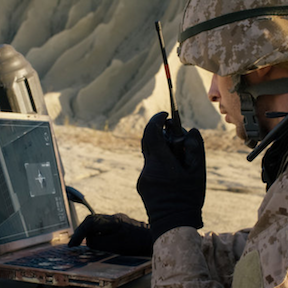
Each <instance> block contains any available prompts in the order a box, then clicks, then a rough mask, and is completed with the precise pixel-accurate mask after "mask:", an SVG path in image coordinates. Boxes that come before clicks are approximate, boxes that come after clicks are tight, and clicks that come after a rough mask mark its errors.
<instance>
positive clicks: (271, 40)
mask: <svg viewBox="0 0 288 288" xmlns="http://www.w3.org/2000/svg"><path fill="white" fill-rule="evenodd" d="M287 4H288V3H287V0H242V1H231V0H221V1H220V0H219V1H211V0H198V1H197V0H193V1H188V3H187V5H186V7H185V11H184V16H183V19H182V25H181V29H180V37H179V42H180V46H179V49H178V54H179V57H180V60H181V61H182V63H184V64H188V65H190V64H192V65H197V66H200V67H201V68H204V69H205V70H208V71H211V72H213V73H216V74H218V75H220V76H228V75H231V76H233V77H235V78H233V79H234V80H237V81H240V80H239V79H240V75H244V74H247V73H249V72H250V71H252V70H255V69H258V68H261V67H265V66H267V65H274V64H278V63H281V62H287V61H288V52H287V51H288V17H287V15H288V13H287V8H288V7H287V6H285V5H287ZM279 6H281V9H282V8H283V11H284V10H285V9H286V11H285V12H284V13H282V12H280V14H281V15H280V16H279V11H280V10H281V9H278V8H279ZM268 7H269V8H268ZM271 7H274V8H276V9H275V10H277V13H275V14H273V13H274V12H272V13H271V14H265V13H264V14H263V15H260V16H259V15H258V16H249V15H251V14H248V13H252V14H253V13H254V12H255V11H256V10H257V11H259V10H261V11H263V9H262V8H264V10H265V11H267V8H268V9H270V8H271ZM254 8H257V9H256V10H254ZM258 8H260V9H258ZM251 9H252V10H253V11H252V10H251ZM246 10H249V11H247V14H248V16H247V17H246V19H242V20H239V21H238V20H237V21H233V19H232V21H231V17H230V20H229V21H230V22H229V24H223V25H218V24H216V25H215V26H214V27H213V28H211V25H212V26H213V25H214V24H215V21H214V20H215V18H216V22H217V21H218V20H219V18H221V17H222V16H223V15H227V14H229V13H232V15H230V16H232V18H233V16H234V15H236V14H233V12H235V11H237V13H238V11H240V14H241V11H245V12H244V13H242V15H244V14H245V13H246ZM272 10H273V9H272ZM270 12H271V11H269V13H270ZM285 13H286V15H285ZM237 15H239V13H238V14H237ZM276 15H277V16H276ZM244 18H245V15H244ZM222 19H223V17H222V18H221V20H222ZM210 20H213V21H214V22H213V21H212V22H213V23H212V22H211V21H210ZM203 23H204V24H205V25H206V24H207V25H206V28H205V27H204V26H205V25H204V26H203V25H202V24H203ZM218 23H219V21H218ZM199 24H200V25H202V26H201V29H200V28H199V27H200V26H199ZM197 25H198V26H197ZM203 27H204V28H203ZM190 28H192V29H190ZM193 29H194V30H193ZM197 29H198V33H195V34H193V33H194V32H191V31H192V30H193V31H197ZM188 30H189V33H190V32H191V33H192V34H193V36H191V33H190V36H189V37H186V38H185V33H184V34H183V31H184V32H185V31H186V32H187V31H188ZM199 31H200V32H199ZM189 33H188V34H189ZM235 84H237V83H235ZM284 140H285V141H284V142H283V143H282V144H284V148H283V149H284V150H283V149H282V148H281V149H282V150H283V151H284V152H285V151H287V142H288V139H287V137H286V139H284ZM284 154H285V153H283V154H281V155H280V156H279V155H278V156H279V157H278V156H277V157H278V158H279V159H280V162H281V159H287V153H286V154H285V155H284ZM266 155H267V153H266ZM277 157H276V158H277ZM264 158H265V157H264ZM272 158H273V157H272ZM274 158H275V157H274ZM284 162H285V161H284ZM286 162H287V161H286ZM286 164H287V163H286ZM280 166H281V167H284V168H283V169H282V168H281V167H280ZM279 167H280V168H279ZM286 167H287V165H285V163H282V162H281V165H280V164H279V165H278V166H277V168H279V171H281V172H280V173H278V176H277V175H275V177H274V178H273V181H271V182H270V183H268V184H269V185H268V186H269V190H268V192H267V194H266V196H265V198H264V200H263V202H262V204H261V206H260V208H259V212H258V221H257V223H256V224H255V226H254V227H253V228H252V229H251V230H248V229H247V230H242V231H239V232H237V233H233V234H230V233H225V234H216V233H207V234H200V233H198V232H197V231H196V229H194V228H192V227H177V228H174V229H171V230H169V231H167V232H166V233H164V234H163V235H161V236H160V237H159V238H158V239H157V240H156V242H155V243H154V247H153V249H154V250H153V261H152V265H153V275H152V287H153V288H164V287H166V288H167V287H171V288H190V287H193V288H218V287H219V288H220V287H222V288H223V287H233V288H244V287H245V288H260V287H265V288H271V287H279V288H280V287H281V288H284V287H287V288H288V279H287V275H288V274H287V271H288V232H287V231H288V217H287V216H288V192H287V191H288V169H287V168H286ZM264 168H265V167H264ZM282 170H283V171H282ZM276 171H278V169H277V170H276ZM263 179H264V178H263ZM272 183H273V184H272Z"/></svg>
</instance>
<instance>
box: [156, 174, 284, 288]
mask: <svg viewBox="0 0 288 288" xmlns="http://www.w3.org/2000/svg"><path fill="white" fill-rule="evenodd" d="M287 170H288V169H286V171H285V172H284V173H282V174H281V176H280V177H279V178H278V179H277V180H276V181H275V182H274V184H273V185H272V186H271V187H270V189H269V190H268V192H267V194H266V195H265V198H264V200H263V202H262V204H261V206H260V208H259V211H258V221H257V223H256V224H255V226H254V227H253V229H252V230H251V231H250V233H249V230H243V231H240V232H237V233H236V234H229V233H228V234H215V233H208V234H205V235H200V234H198V233H197V231H196V230H195V229H194V228H192V227H178V228H175V229H172V230H170V231H168V232H166V233H165V234H163V235H162V236H160V237H159V238H158V239H157V240H156V242H155V244H154V254H153V262H152V265H153V275H152V287H153V288H164V287H166V288H167V287H175V288H176V287H177V288H190V287H191V288H192V287H193V288H208V287H209V288H216V287H217V288H218V287H221V288H223V287H225V288H226V287H231V282H232V281H234V280H235V279H234V280H233V276H234V275H233V274H234V273H235V275H236V274H237V275H238V277H237V278H238V280H239V278H240V279H244V280H245V279H246V282H245V281H244V284H243V282H242V283H241V281H240V282H239V281H235V282H234V283H233V286H232V287H233V288H243V287H249V288H254V287H262V285H263V287H265V288H272V287H279V288H287V287H288V279H287V271H288V244H287V243H288V171H287ZM247 237H248V238H247ZM246 240H247V241H246ZM243 249H244V250H243ZM242 251H243V253H242ZM241 254H242V256H241V258H240V255H241ZM239 258H240V260H239ZM249 258H250V259H249ZM247 259H248V260H249V261H247ZM251 259H252V260H253V261H251ZM257 259H259V267H255V265H257V263H258V262H257V261H258V260H257ZM238 260H239V261H238ZM237 261H238V264H237V266H236V271H234V268H235V264H236V263H237ZM245 261H246V262H245ZM241 262H242V263H244V264H243V265H241ZM251 262H254V264H255V265H254V266H253V265H252V268H251V269H248V268H249V267H247V265H246V263H249V265H251ZM239 264H240V265H239ZM252 264H253V263H252ZM241 267H242V268H241ZM243 267H244V268H243ZM245 267H246V268H247V269H246V270H245ZM241 269H244V270H245V271H244V270H242V271H241ZM257 269H258V270H257ZM238 270H240V271H238ZM256 270H257V271H258V272H259V271H260V272H259V273H260V274H262V275H260V279H259V281H260V280H261V281H260V282H261V283H258V284H257V283H256V284H255V282H254V283H252V282H251V283H250V282H249V283H248V284H247V279H248V280H249V279H252V280H253V281H255V278H256V277H255V271H256ZM233 271H234V272H233ZM239 275H240V276H239ZM241 276H242V277H241ZM252 280H251V281H252ZM244 285H246V286H244ZM256 285H258V286H256Z"/></svg>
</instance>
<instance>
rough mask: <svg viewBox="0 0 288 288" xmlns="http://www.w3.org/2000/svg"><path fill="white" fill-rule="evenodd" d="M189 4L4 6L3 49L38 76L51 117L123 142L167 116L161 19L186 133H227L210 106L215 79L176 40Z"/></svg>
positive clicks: (31, 2)
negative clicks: (189, 61)
mask: <svg viewBox="0 0 288 288" xmlns="http://www.w3.org/2000/svg"><path fill="white" fill-rule="evenodd" d="M185 2H186V0H177V1H175V0H145V1H137V0H136V1H135V0H105V1H103V0H60V1H59V0H49V1H38V0H2V1H1V11H0V29H1V33H0V39H1V40H0V43H6V44H11V45H12V46H14V48H15V49H16V50H17V51H19V52H20V53H22V54H23V55H24V56H25V57H26V58H27V59H28V61H30V63H31V64H32V66H33V67H34V69H35V70H36V71H37V72H38V74H39V77H40V81H41V84H42V88H43V92H44V94H45V100H46V103H47V106H48V110H49V114H50V116H51V117H52V118H53V119H54V121H55V123H56V124H64V123H66V124H67V123H69V124H73V125H77V126H85V127H92V128H93V129H99V130H109V131H113V132H114V133H116V134H118V135H124V134H125V135H126V136H127V137H128V136H131V137H133V136H139V135H140V134H142V131H143V128H144V126H145V125H146V123H147V121H148V120H149V119H150V117H151V116H152V115H154V114H155V113H157V112H159V111H162V110H166V111H169V110H170V104H169V92H168V86H167V81H166V77H165V74H164V67H163V65H162V55H161V52H160V46H159V41H158V38H157V33H156V30H155V26H154V23H155V21H156V20H160V21H161V24H162V28H163V35H164V41H165V44H166V51H167V55H168V61H169V66H170V70H171V74H172V83H173V86H174V93H175V95H176V98H177V99H178V104H179V110H180V114H181V116H182V122H183V125H184V126H185V127H189V128H190V127H193V126H194V127H197V128H204V129H220V130H223V129H226V128H227V127H226V125H225V124H224V122H223V120H222V118H221V117H220V116H219V113H218V112H217V110H215V108H214V107H213V105H212V104H211V103H210V102H209V101H208V99H207V97H206V92H207V89H208V87H209V84H210V79H211V75H210V73H207V72H205V71H202V70H199V69H197V68H195V67H184V66H183V65H182V64H181V63H180V61H179V60H178V57H177V52H176V50H177V36H178V30H179V24H180V22H181V15H182V12H183V9H184V6H185Z"/></svg>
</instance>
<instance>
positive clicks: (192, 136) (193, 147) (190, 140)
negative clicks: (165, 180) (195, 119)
mask: <svg viewBox="0 0 288 288" xmlns="http://www.w3.org/2000/svg"><path fill="white" fill-rule="evenodd" d="M184 149H185V163H186V165H188V166H189V167H190V168H192V169H193V170H194V169H196V168H198V167H199V165H201V166H203V165H204V166H205V149H204V141H203V138H202V136H201V134H200V132H199V131H198V129H196V128H193V129H191V130H190V131H189V132H188V133H187V135H186V137H185V140H184Z"/></svg>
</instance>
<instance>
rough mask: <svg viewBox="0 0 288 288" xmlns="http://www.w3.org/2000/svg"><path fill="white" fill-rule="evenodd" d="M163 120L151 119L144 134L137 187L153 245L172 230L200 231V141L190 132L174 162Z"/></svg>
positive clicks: (203, 180)
mask: <svg viewBox="0 0 288 288" xmlns="http://www.w3.org/2000/svg"><path fill="white" fill-rule="evenodd" d="M167 116H168V113H166V112H161V113H159V114H156V115H154V116H153V117H152V118H151V120H150V121H149V123H148V124H147V126H146V128H145V130H144V136H143V139H142V151H143V154H144V159H145V164H144V168H143V170H142V173H141V175H140V177H139V179H138V183H137V190H138V192H139V194H140V195H141V197H142V199H143V202H144V204H145V207H146V210H147V214H148V217H149V223H150V226H151V232H152V238H153V241H155V240H156V239H157V238H158V237H159V236H160V235H162V234H163V233H165V232H166V231H168V230H170V229H172V228H175V227H179V226H192V227H194V228H196V229H199V228H202V227H203V222H202V215H201V214H202V213H201V209H202V206H203V204H204V198H205V189H206V167H205V151H204V144H203V139H202V137H201V135H200V133H199V131H198V130H197V129H192V130H190V131H189V132H188V133H187V134H186V135H185V138H184V140H183V154H184V155H183V158H184V161H183V159H182V160H180V159H178V158H177V156H175V155H174V154H173V153H172V152H171V149H170V147H169V144H168V143H167V141H166V140H165V137H164V134H163V127H164V125H165V122H166V121H168V120H166V118H167Z"/></svg>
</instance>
